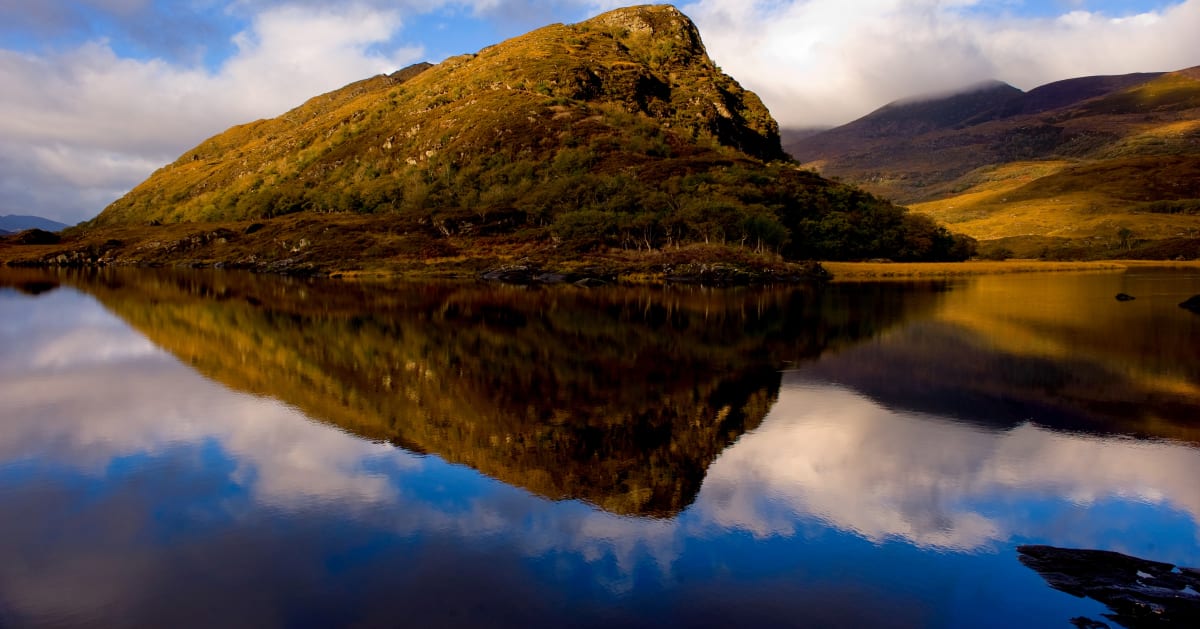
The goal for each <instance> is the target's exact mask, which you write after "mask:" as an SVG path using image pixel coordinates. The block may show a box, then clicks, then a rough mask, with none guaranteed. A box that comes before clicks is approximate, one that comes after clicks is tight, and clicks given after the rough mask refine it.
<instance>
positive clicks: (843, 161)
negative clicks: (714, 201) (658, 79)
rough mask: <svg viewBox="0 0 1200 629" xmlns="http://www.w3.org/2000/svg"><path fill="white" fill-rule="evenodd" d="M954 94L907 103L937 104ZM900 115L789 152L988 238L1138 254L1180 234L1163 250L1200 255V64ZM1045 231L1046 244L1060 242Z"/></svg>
mask: <svg viewBox="0 0 1200 629" xmlns="http://www.w3.org/2000/svg"><path fill="white" fill-rule="evenodd" d="M954 98H958V99H959V101H961V100H962V97H953V98H950V99H941V100H935V101H929V102H922V103H915V104H910V105H907V106H906V107H908V109H909V110H910V111H909V115H910V116H918V115H929V114H930V113H931V112H935V111H937V110H938V109H939V108H941V109H945V108H946V107H947V106H948V103H950V102H952V101H953V100H954ZM893 109H894V108H893ZM894 115H895V113H894V112H889V110H888V108H884V109H883V110H880V111H878V112H875V113H873V114H870V115H868V116H866V117H864V118H863V119H861V120H858V121H855V122H853V123H850V124H848V125H846V126H844V127H841V128H838V129H834V130H831V131H829V132H826V133H825V134H818V135H816V136H812V137H810V138H805V139H800V140H798V141H797V142H795V143H793V144H791V145H789V150H791V151H793V152H794V153H795V154H797V155H798V156H799V157H800V158H801V159H802V160H805V161H809V162H811V165H813V166H815V167H817V168H818V170H820V172H822V173H823V174H825V175H835V176H838V177H841V178H844V179H846V180H848V181H851V182H854V183H858V184H860V185H862V186H864V187H865V188H867V189H869V190H872V191H874V192H876V193H878V194H882V195H885V196H890V197H892V198H896V199H898V200H900V201H902V202H905V203H910V204H913V205H912V207H913V209H914V210H917V211H920V212H923V213H927V214H928V215H930V216H932V217H933V218H935V219H937V220H939V221H943V222H945V223H947V224H949V225H951V226H952V227H953V228H954V229H956V230H961V231H962V232H963V233H966V234H968V235H971V236H974V237H976V238H979V239H982V240H991V239H1001V238H1006V239H1012V238H1034V239H1036V238H1042V237H1047V236H1052V237H1056V238H1062V239H1067V240H1069V241H1075V242H1074V244H1070V245H1069V246H1067V248H1068V249H1071V250H1072V251H1073V252H1074V253H1073V254H1072V255H1087V256H1105V255H1121V254H1128V253H1129V252H1130V251H1132V247H1131V246H1130V245H1131V243H1130V240H1131V239H1132V240H1134V241H1137V242H1141V243H1142V244H1146V243H1148V242H1149V241H1165V240H1166V239H1171V240H1172V241H1175V240H1177V241H1178V242H1177V244H1175V245H1171V246H1169V247H1159V248H1158V249H1157V250H1159V251H1161V252H1163V253H1165V254H1169V255H1171V256H1172V257H1174V256H1176V255H1184V256H1189V257H1190V256H1196V255H1200V250H1197V249H1196V243H1194V242H1191V241H1192V240H1194V239H1195V238H1197V237H1200V219H1198V218H1197V211H1196V210H1194V209H1193V208H1194V207H1196V206H1197V205H1198V204H1200V201H1197V199H1198V198H1200V194H1198V193H1197V191H1196V190H1195V189H1194V188H1195V186H1194V185H1193V182H1194V181H1195V177H1196V164H1197V163H1198V162H1200V72H1198V71H1197V70H1196V69H1190V70H1184V71H1180V72H1171V73H1165V74H1164V73H1157V74H1132V75H1124V76H1115V77H1084V78H1079V79H1071V80H1068V81H1060V82H1058V83H1053V84H1050V85H1047V86H1043V87H1040V88H1037V89H1035V90H1032V91H1030V92H1028V93H1024V94H1021V95H1018V96H1016V97H1013V98H1011V99H1009V100H1007V101H1006V102H1004V103H1001V104H998V105H996V107H995V108H993V109H988V104H987V103H980V110H979V111H978V112H976V115H975V117H974V118H973V119H971V120H970V121H968V123H967V124H964V125H960V126H955V127H950V126H945V125H943V126H942V127H939V128H926V129H921V128H913V127H910V128H907V129H905V128H899V127H891V128H887V127H885V126H883V124H882V123H883V122H885V121H887V120H888V119H889V116H893V117H894ZM880 129H883V132H882V133H881V132H879V130H880ZM1031 242H1032V241H1031ZM1039 242H1041V243H1042V245H1039V247H1038V248H1037V251H1034V252H1033V253H1035V254H1036V253H1037V252H1043V253H1045V252H1047V251H1049V252H1050V253H1053V251H1052V250H1053V249H1054V247H1050V248H1049V250H1048V249H1047V247H1045V246H1044V244H1045V243H1044V241H1039ZM1009 244H1010V245H1011V244H1012V243H1011V242H1009ZM1022 253H1025V254H1028V253H1030V251H1022Z"/></svg>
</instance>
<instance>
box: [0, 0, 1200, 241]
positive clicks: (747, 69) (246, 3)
mask: <svg viewBox="0 0 1200 629" xmlns="http://www.w3.org/2000/svg"><path fill="white" fill-rule="evenodd" d="M168 4H169V5H170V6H168ZM618 4H621V3H619V2H611V1H608V0H600V1H594V0H569V1H567V2H547V1H545V0H470V1H466V0H460V1H446V0H401V1H388V2H385V1H383V0H359V1H357V2H352V3H347V4H329V3H323V2H314V1H311V0H290V1H286V0H195V1H194V2H191V3H189V4H188V8H189V11H190V12H181V10H180V9H181V7H180V6H179V5H178V4H174V3H159V2H152V1H150V0H76V1H70V2H69V1H66V0H49V1H47V2H40V3H29V2H17V1H15V0H0V38H2V39H0V41H2V42H4V48H0V86H2V87H3V89H0V213H4V214H8V213H21V214H25V213H30V214H39V215H42V216H45V217H47V218H52V219H57V220H62V221H64V222H69V223H73V222H76V221H79V220H83V219H87V218H90V217H92V216H95V215H96V214H97V213H99V211H100V210H102V209H103V208H104V207H105V206H106V205H107V204H108V203H110V202H112V201H113V200H115V199H116V198H118V197H120V196H121V195H122V194H124V193H125V192H127V191H128V190H129V189H130V188H132V187H133V186H134V185H136V184H137V183H139V182H140V181H141V180H143V179H144V178H145V177H147V176H149V174H150V173H151V172H153V170H154V169H155V168H157V167H159V166H162V165H164V164H166V163H168V162H170V161H172V160H173V159H174V158H176V157H177V156H178V155H180V154H181V153H183V152H184V151H185V150H187V149H188V148H190V147H192V146H194V145H195V144H197V143H199V142H200V141H201V140H203V139H204V138H206V137H209V136H211V135H213V134H216V133H219V132H220V131H222V130H224V129H226V128H228V127H230V126H232V125H235V124H240V123H244V122H248V121H251V120H254V119H258V118H262V117H270V116H275V115H278V114H280V113H283V112H284V111H286V110H287V109H289V108H291V107H294V106H296V105H299V104H300V103H302V102H303V101H304V100H306V99H307V98H309V97H311V96H314V95H316V94H319V93H323V92H325V91H329V90H332V89H336V88H338V87H340V86H342V85H345V84H347V83H349V82H351V81H355V80H358V79H362V78H365V77H367V76H371V75H374V74H377V73H381V72H390V71H394V70H396V69H398V68H400V67H403V66H405V65H408V64H409V63H413V62H416V61H420V60H423V58H424V56H425V54H426V52H425V51H427V50H430V49H438V50H441V49H445V48H446V42H447V41H449V40H448V39H447V38H456V39H453V41H454V42H455V43H454V44H453V46H458V45H459V44H458V42H460V41H462V42H464V43H463V44H461V45H462V46H464V51H465V50H471V49H477V48H481V47H483V46H485V45H489V44H491V43H494V41H473V40H472V39H470V38H471V37H472V36H480V37H481V36H482V35H476V34H475V33H476V30H478V29H477V27H478V26H479V24H481V23H487V24H491V25H492V27H491V32H495V33H500V34H507V35H515V34H517V33H520V32H522V31H524V30H527V29H529V28H532V27H535V26H538V25H541V24H543V23H546V22H551V21H572V20H577V19H583V18H585V17H587V16H588V15H589V14H591V13H594V12H597V11H600V10H602V9H608V8H612V7H613V6H616V5H618ZM992 5H993V3H984V2H981V1H978V0H915V1H912V0H859V1H856V2H853V3H847V2H844V1H842V0H773V1H766V0H759V1H755V2H743V1H740V0H700V1H699V2H691V3H685V4H681V5H680V8H681V9H682V10H683V11H684V12H685V13H688V14H689V15H690V16H692V17H693V19H695V20H696V22H697V23H698V25H699V26H700V29H701V31H702V33H703V34H704V37H705V41H706V43H707V44H708V48H709V51H710V53H711V54H712V56H713V57H714V58H715V59H716V61H717V62H718V63H720V64H721V65H722V66H723V68H724V69H725V71H726V72H728V73H729V74H731V75H733V76H734V77H736V78H737V79H738V80H739V81H741V82H742V83H743V84H744V85H746V86H747V87H749V88H750V89H752V90H755V91H756V92H758V93H759V95H761V96H762V97H763V99H764V101H765V102H766V103H767V105H768V106H769V107H770V108H771V110H772V112H773V113H774V114H775V116H776V117H777V118H778V119H779V120H780V122H781V123H782V124H783V125H784V126H792V127H809V126H827V125H834V124H840V123H844V122H848V121H850V120H852V119H854V118H857V117H859V116H861V115H864V114H866V113H868V112H869V111H871V110H873V109H875V108H876V107H879V106H880V105H882V104H884V103H887V102H889V101H892V100H896V99H898V98H904V97H909V96H914V95H919V94H923V93H928V92H933V91H947V90H952V89H954V88H957V87H961V86H964V85H968V84H972V83H977V82H979V81H981V80H984V79H989V78H996V79H1000V80H1004V81H1008V82H1010V83H1012V84H1014V85H1016V86H1018V87H1021V88H1024V89H1028V88H1032V87H1035V86H1037V85H1040V84H1043V83H1046V82H1050V81H1054V80H1059V79H1064V78H1071V77H1075V76H1085V75H1091V74H1119V73H1125V72H1138V71H1163V70H1174V69H1181V68H1184V67H1189V66H1193V65H1197V64H1200V44H1197V43H1195V42H1196V40H1195V37H1194V33H1196V32H1197V31H1200V0H1184V1H1181V2H1174V3H1168V4H1165V5H1162V8H1157V9H1155V8H1153V6H1154V5H1146V6H1148V7H1151V8H1148V9H1124V12H1123V13H1114V12H1113V11H1111V10H1110V11H1107V12H1105V11H1101V10H1089V8H1088V6H1089V3H1087V2H1069V3H1061V4H1053V5H1052V6H1051V7H1042V10H1039V11H1031V10H1030V7H1024V6H1023V5H1022V4H1021V3H1002V5H1001V6H1002V7H1003V8H1001V9H995V8H993V7H992ZM1059 7H1061V10H1058V11H1055V10H1052V9H1056V8H1059ZM181 15H182V16H183V17H180V16H181ZM430 16H435V17H437V18H438V19H439V20H441V22H440V24H441V28H432V27H430V25H429V24H430V23H429V22H428V20H427V18H429V17H430ZM442 18H444V19H442ZM423 19H424V20H426V21H422V20H423ZM472 29H476V30H472ZM480 32H482V31H480ZM466 42H469V43H466ZM433 60H434V61H436V59H433Z"/></svg>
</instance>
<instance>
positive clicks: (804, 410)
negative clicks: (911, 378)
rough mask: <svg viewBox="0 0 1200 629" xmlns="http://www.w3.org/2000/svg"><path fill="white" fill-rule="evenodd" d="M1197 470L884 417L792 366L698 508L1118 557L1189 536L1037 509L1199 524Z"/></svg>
mask: <svg viewBox="0 0 1200 629" xmlns="http://www.w3.org/2000/svg"><path fill="white" fill-rule="evenodd" d="M1197 474H1200V451H1197V450H1196V449H1193V448H1187V447H1181V446H1179V445H1177V444H1172V443H1166V442H1153V441H1135V440H1130V439H1122V438H1100V437H1084V436H1080V435H1075V434H1068V433H1062V432H1056V431H1053V430H1048V429H1045V428H1041V427H1038V426H1034V425H1032V424H1028V423H1026V424H1022V425H1019V426H1016V427H1013V428H1009V429H1004V430H998V429H990V428H985V427H980V426H974V425H971V424H966V423H962V422H957V421H951V420H947V419H944V418H940V417H937V416H930V415H924V414H919V413H906V412H897V411H895V410H891V409H888V408H887V407H884V406H881V405H880V404H879V403H877V402H875V401H873V400H871V399H869V398H866V397H864V396H862V395H861V394H859V393H857V392H855V391H852V390H849V389H846V388H843V387H839V386H833V385H822V384H819V383H814V382H813V381H812V380H810V379H808V378H806V377H805V375H804V374H803V372H793V373H789V374H787V376H786V377H785V378H784V385H783V390H782V392H781V394H780V402H779V404H778V405H777V406H776V407H775V409H773V410H772V412H771V414H770V416H769V417H768V418H767V420H765V421H764V423H763V426H762V428H760V429H759V430H757V431H755V432H754V433H753V434H749V435H746V436H745V437H744V438H743V439H742V440H741V441H739V442H738V444H737V445H736V446H734V447H733V448H731V449H730V450H728V451H727V452H726V453H725V454H724V455H722V456H721V457H720V458H719V459H718V460H717V461H716V462H715V463H714V464H713V466H712V468H711V469H710V471H709V477H708V480H707V481H706V483H705V486H704V491H703V492H702V493H701V500H700V501H699V503H698V508H699V509H700V510H701V511H704V512H706V513H708V514H710V516H711V518H712V520H713V522H714V523H717V524H719V525H721V526H729V527H739V528H743V529H745V530H749V531H752V532H754V534H755V535H760V536H764V535H792V534H794V533H795V531H796V530H797V527H798V522H802V521H803V520H804V519H805V518H809V517H812V518H817V519H819V520H820V521H821V522H823V523H825V524H827V525H830V526H834V527H836V528H838V529H840V530H844V531H849V532H853V533H855V534H857V535H860V536H862V537H865V538H867V539H870V540H873V541H877V542H883V541H886V540H889V539H901V540H904V541H905V542H907V543H911V544H915V545H918V546H923V547H934V548H948V549H955V550H962V551H976V550H981V549H989V548H994V543H996V542H1001V541H1005V540H1009V539H1011V538H1013V537H1014V536H1037V537H1042V538H1052V539H1059V540H1062V543H1063V544H1065V545H1073V546H1078V547H1087V548H1094V547H1102V546H1103V547H1112V546H1113V545H1115V546H1116V547H1115V548H1114V550H1121V549H1125V550H1130V551H1133V550H1138V549H1137V548H1132V547H1130V548H1127V547H1126V545H1127V544H1135V545H1136V544H1147V543H1154V544H1158V545H1159V550H1160V552H1161V551H1164V550H1166V548H1167V547H1168V546H1174V547H1175V548H1177V549H1178V550H1179V551H1180V552H1184V553H1186V554H1188V555H1194V552H1195V550H1194V544H1195V541H1196V540H1195V539H1194V538H1190V539H1184V540H1175V541H1172V540H1170V539H1169V537H1165V536H1164V537H1162V538H1158V537H1155V536H1153V535H1149V531H1145V530H1143V531H1131V530H1127V529H1125V528H1124V527H1125V526H1126V525H1127V524H1128V523H1122V522H1119V521H1109V522H1104V523H1099V522H1097V523H1093V524H1092V525H1090V526H1087V527H1076V526H1074V525H1075V524H1076V523H1075V522H1070V521H1065V522H1064V521H1039V520H1038V519H1037V518H1038V514H1037V507H1038V505H1039V503H1040V502H1042V501H1052V500H1056V499H1061V500H1065V501H1066V502H1068V503H1070V504H1072V505H1075V506H1077V507H1078V508H1079V509H1080V510H1083V511H1086V510H1088V509H1089V508H1090V507H1093V506H1095V505H1102V504H1105V503H1107V502H1110V501H1135V502H1137V503H1141V504H1147V505H1157V506H1161V507H1163V508H1164V509H1168V510H1171V511H1176V512H1180V513H1182V514H1185V515H1186V516H1187V517H1188V518H1189V519H1190V520H1191V521H1192V522H1200V491H1198V490H1197V489H1196V487H1195V483H1194V479H1195V478H1196V475H1197ZM764 496H768V497H769V500H766V501H764V500H763V497H764ZM1093 536H1095V537H1093ZM1180 560H1181V561H1182V560H1183V558H1181V559H1180Z"/></svg>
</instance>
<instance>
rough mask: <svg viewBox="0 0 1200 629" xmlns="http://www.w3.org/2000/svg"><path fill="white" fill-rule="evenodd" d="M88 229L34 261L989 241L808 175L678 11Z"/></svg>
mask: <svg viewBox="0 0 1200 629" xmlns="http://www.w3.org/2000/svg"><path fill="white" fill-rule="evenodd" d="M281 217H282V218H281ZM196 224H204V225H205V228H204V229H203V230H202V231H201V230H194V229H193V230H191V231H189V228H188V227H186V226H189V225H196ZM172 226H174V227H172ZM180 226H184V227H180ZM155 230H158V231H157V232H156V231H155ZM79 233H80V234H82V236H80V237H81V238H83V239H86V240H88V242H89V243H90V244H89V245H88V248H87V249H86V250H84V249H81V248H80V246H78V245H77V244H72V242H73V241H72V240H71V238H70V237H68V238H67V239H65V240H64V245H63V247H72V246H75V249H74V250H71V251H62V250H61V249H62V248H63V247H60V250H54V251H50V250H47V251H41V250H39V251H37V252H32V251H30V252H26V253H25V254H24V257H23V260H24V261H27V262H28V261H31V260H30V258H34V259H35V260H33V261H36V260H41V261H43V262H44V261H47V260H49V261H52V262H54V263H59V264H61V263H69V264H74V263H100V264H134V263H138V264H164V263H175V264H178V263H181V262H184V263H190V264H201V265H203V264H217V263H223V264H231V265H237V266H246V267H250V268H259V269H262V268H268V269H274V268H276V267H278V266H279V265H283V267H285V268H287V269H298V268H305V269H310V270H318V271H321V270H326V271H328V270H333V269H344V268H349V267H354V266H355V265H358V266H359V267H391V268H394V267H397V266H401V267H403V266H404V265H405V264H407V265H408V266H409V267H411V266H413V265H422V266H429V265H431V264H432V265H434V266H437V265H439V264H443V263H444V262H445V261H447V260H458V261H459V262H457V263H456V264H459V266H460V267H461V266H462V263H461V261H462V260H463V259H464V258H469V259H470V260H472V261H473V262H472V264H474V265H475V266H486V265H488V264H493V263H496V262H504V261H505V260H511V259H533V260H535V261H539V260H540V261H542V262H545V263H547V264H550V265H554V264H561V263H562V262H563V261H564V260H574V259H578V258H579V256H581V255H585V254H586V255H598V254H605V253H607V252H614V251H615V252H641V255H643V256H654V255H659V254H661V252H664V251H668V250H671V251H678V250H679V249H681V248H686V247H688V246H691V245H697V244H699V245H705V246H707V247H708V248H709V251H708V253H706V254H705V256H706V260H708V259H710V258H712V257H713V256H714V255H716V254H714V253H713V252H712V250H711V248H712V247H718V248H721V249H723V250H725V252H726V253H729V252H734V253H737V254H738V255H742V254H750V255H754V256H766V257H767V258H768V259H776V260H777V259H778V258H775V257H774V256H783V258H787V259H811V258H839V259H843V258H863V257H889V258H897V259H913V260H916V259H935V258H941V259H944V258H948V257H953V256H958V257H962V256H963V255H965V254H964V252H966V251H968V250H969V244H970V243H969V242H968V241H966V240H963V239H955V238H954V237H953V236H952V235H951V234H950V233H949V232H948V231H946V230H944V229H942V228H940V227H938V226H937V225H936V224H935V223H933V222H932V221H929V220H927V219H924V218H923V217H916V216H912V215H909V214H908V213H907V212H906V211H905V210H904V209H903V208H900V207H897V206H895V205H892V204H891V203H890V202H887V201H884V200H882V199H879V198H876V197H874V196H872V195H870V194H866V193H864V192H862V191H860V190H857V189H854V188H851V187H847V186H844V185H841V184H836V183H833V182H830V181H827V180H825V179H822V178H821V177H819V176H816V175H814V174H813V173H811V172H805V171H801V170H799V169H798V168H796V166H795V164H794V163H793V162H790V161H789V160H788V158H787V157H786V154H785V153H784V152H783V150H782V148H781V146H780V135H779V128H778V125H777V124H776V122H775V120H774V119H773V118H772V116H771V114H770V113H769V112H768V111H767V109H766V108H765V107H764V106H763V104H762V102H761V101H760V100H759V98H758V97H757V96H756V95H755V94H753V93H752V92H749V91H747V90H745V89H743V88H742V87H741V86H740V85H739V84H738V83H737V81H735V80H734V79H733V78H731V77H729V76H728V75H726V74H724V73H723V72H721V71H720V69H719V68H718V67H717V66H716V64H715V63H714V62H713V60H712V59H711V58H709V56H708V54H707V52H706V50H705V47H704V44H703V42H702V40H701V37H700V33H699V31H698V30H697V28H696V26H695V25H694V24H693V23H692V22H691V20H690V19H688V18H687V17H686V16H685V15H683V14H682V13H680V12H679V11H678V10H677V9H675V8H674V7H671V6H638V7H631V8H627V9H619V10H616V11H611V12H608V13H605V14H602V15H600V16H597V17H595V18H593V19H590V20H587V21H585V22H581V23H579V24H574V25H563V24H555V25H551V26H547V27H545V28H541V29H538V30H535V31H533V32H531V33H528V34H526V35H523V36H520V37H516V38H514V39H511V40H508V41H506V42H503V43H500V44H497V45H494V46H491V47H488V48H485V49H483V50H481V51H479V52H478V53H477V54H471V55H463V56H459V57H453V58H450V59H447V60H445V61H443V62H442V63H440V64H437V65H428V64H421V65H417V66H413V67H410V68H407V69H405V70H402V71H400V72H397V73H395V74H392V75H386V76H384V75H381V76H376V77H372V78H369V79H366V80H364V81H359V82H357V83H353V84H351V85H348V86H346V87H344V88H342V89H340V90H337V91H334V92H331V93H328V94H324V95H321V96H318V97H316V98H313V99H311V100H309V101H308V102H307V103H305V104H303V105H302V106H300V107H298V108H296V109H294V110H292V111H290V112H288V113H286V114H284V115H282V116H280V117H278V118H275V119H272V120H260V121H257V122H253V123H250V124H246V125H241V126H237V127H234V128H232V129H229V130H228V131H226V132H224V133H222V134H220V135H217V136H215V137H213V138H211V139H209V140H206V141H205V142H203V143H201V144H200V145H199V146H197V147H195V148H194V149H192V150H190V151H187V152H186V153H184V154H183V155H182V156H181V157H180V158H179V159H178V160H176V161H175V162H174V163H172V164H170V165H168V166H166V167H164V168H162V169H160V170H159V171H157V172H156V173H154V174H153V175H152V176H151V177H150V178H149V179H147V180H146V181H145V182H144V183H142V184H141V185H139V186H137V187H136V188H135V189H134V190H133V191H131V192H130V193H129V194H127V195H126V196H124V197H123V198H121V199H119V200H117V201H116V202H115V203H113V204H112V205H110V206H109V207H108V208H106V209H105V210H104V211H103V212H102V213H101V214H100V215H99V216H97V217H96V218H95V219H93V220H92V221H90V222H89V223H88V224H86V225H85V226H84V227H83V228H81V230H79ZM351 235H352V236H351ZM68 236H70V235H68ZM6 255H7V257H8V258H9V259H12V258H13V256H14V255H16V254H13V253H12V252H9V253H8V254H4V253H3V251H2V249H0V258H2V257H6ZM724 255H725V254H720V255H716V257H717V258H720V257H723V256H724ZM735 257H736V256H735ZM64 261H65V262H64ZM468 266H470V265H468Z"/></svg>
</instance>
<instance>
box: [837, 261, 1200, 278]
mask: <svg viewBox="0 0 1200 629" xmlns="http://www.w3.org/2000/svg"><path fill="white" fill-rule="evenodd" d="M821 265H822V266H823V267H825V269H826V270H827V271H829V272H830V273H831V274H832V275H833V280H832V281H834V282H875V281H887V280H914V279H945V278H958V277H977V276H982V275H1008V274H1014V273H1084V272H1091V273H1115V272H1122V271H1127V270H1129V269H1131V268H1158V269H1163V268H1179V269H1195V270H1197V271H1200V260H1189V261H1175V260H1102V261H1099V260H1097V261H1065V262H1064V261H1043V260H1005V261H1002V262H997V261H991V260H969V261H966V262H821Z"/></svg>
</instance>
